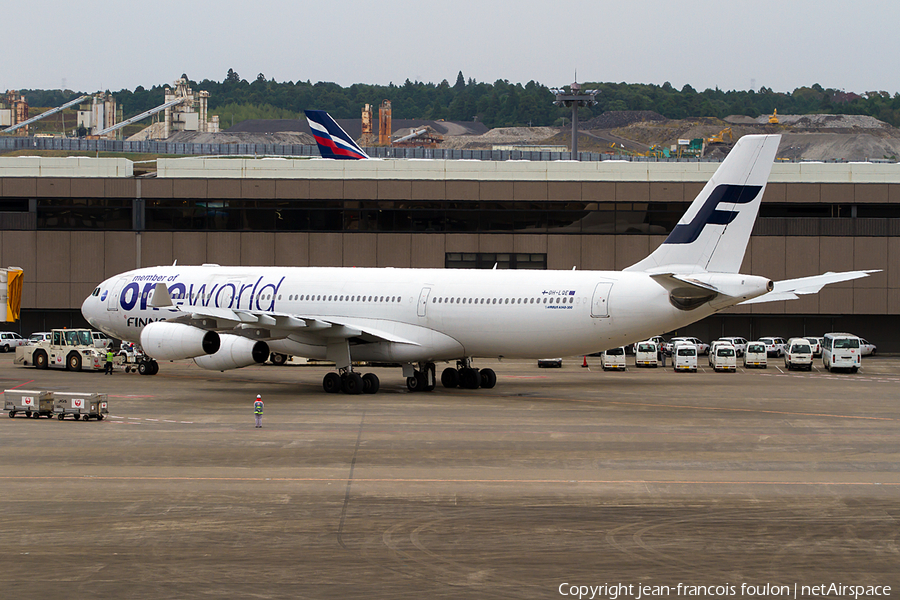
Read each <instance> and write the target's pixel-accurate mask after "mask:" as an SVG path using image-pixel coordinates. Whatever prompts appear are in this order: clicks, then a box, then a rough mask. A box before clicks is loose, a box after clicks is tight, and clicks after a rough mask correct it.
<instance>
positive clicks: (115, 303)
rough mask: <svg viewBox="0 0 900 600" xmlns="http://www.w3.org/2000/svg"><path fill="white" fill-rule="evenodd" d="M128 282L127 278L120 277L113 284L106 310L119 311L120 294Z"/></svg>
mask: <svg viewBox="0 0 900 600" xmlns="http://www.w3.org/2000/svg"><path fill="white" fill-rule="evenodd" d="M127 280H128V278H127V277H119V278H118V279H117V280H116V283H115V284H113V287H112V289H111V290H110V291H109V296H108V297H107V299H106V310H119V294H120V293H121V292H122V288H123V287H125V282H126V281H127Z"/></svg>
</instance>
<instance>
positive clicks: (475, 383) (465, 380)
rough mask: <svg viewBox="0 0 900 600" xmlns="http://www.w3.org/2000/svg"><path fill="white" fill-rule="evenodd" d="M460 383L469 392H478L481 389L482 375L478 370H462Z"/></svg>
mask: <svg viewBox="0 0 900 600" xmlns="http://www.w3.org/2000/svg"><path fill="white" fill-rule="evenodd" d="M459 381H460V384H461V385H462V387H464V388H465V389H467V390H477V389H478V388H479V387H481V373H479V372H478V369H472V368H466V369H462V370H460V373H459Z"/></svg>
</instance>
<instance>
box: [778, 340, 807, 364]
mask: <svg viewBox="0 0 900 600" xmlns="http://www.w3.org/2000/svg"><path fill="white" fill-rule="evenodd" d="M812 360H813V349H812V344H810V343H809V340H808V339H806V338H791V339H789V340H788V343H787V346H785V351H784V367H785V368H786V369H787V370H788V371H793V370H794V368H797V369H806V370H807V371H812Z"/></svg>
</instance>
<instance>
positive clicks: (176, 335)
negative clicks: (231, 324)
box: [141, 321, 220, 360]
mask: <svg viewBox="0 0 900 600" xmlns="http://www.w3.org/2000/svg"><path fill="white" fill-rule="evenodd" d="M219 346H220V342H219V334H218V333H216V332H215V331H206V330H205V329H200V328H198V327H192V326H191V325H185V324H183V323H168V322H166V321H155V322H153V323H149V324H147V325H145V326H144V329H143V330H142V331H141V347H142V348H143V349H144V352H145V353H146V354H147V355H148V356H150V357H151V358H155V359H157V360H179V359H182V358H194V357H195V356H202V355H204V354H213V353H215V352H216V351H218V350H219Z"/></svg>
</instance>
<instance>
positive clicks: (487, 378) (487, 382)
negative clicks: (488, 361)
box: [479, 369, 497, 389]
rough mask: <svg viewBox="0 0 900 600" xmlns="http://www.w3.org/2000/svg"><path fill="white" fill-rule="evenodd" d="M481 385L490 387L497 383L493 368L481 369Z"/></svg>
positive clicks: (486, 387)
mask: <svg viewBox="0 0 900 600" xmlns="http://www.w3.org/2000/svg"><path fill="white" fill-rule="evenodd" d="M479 373H481V387H483V388H485V389H490V388H492V387H494V386H495V385H497V374H496V373H494V370H493V369H481V371H479Z"/></svg>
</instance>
